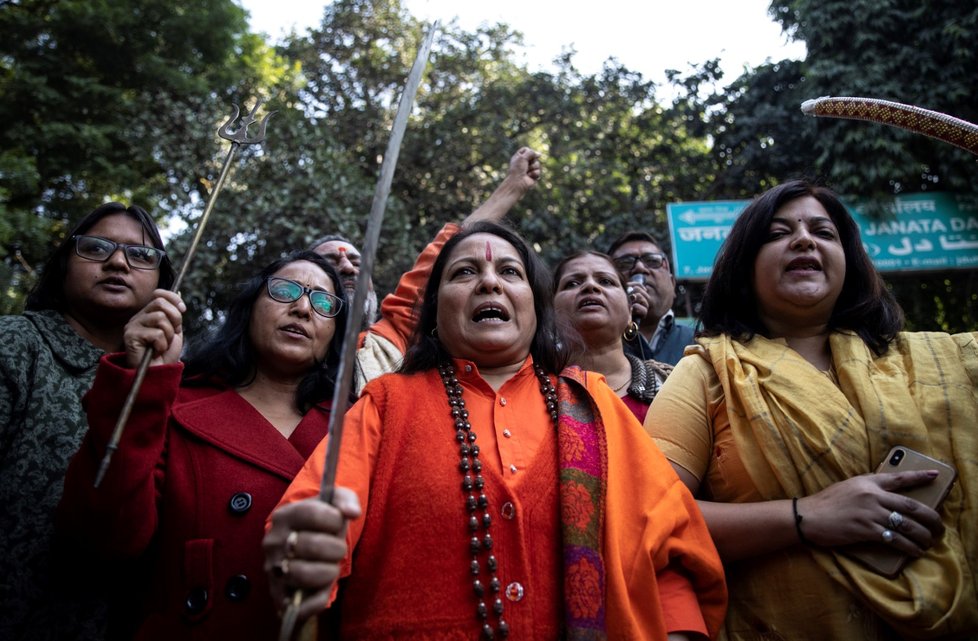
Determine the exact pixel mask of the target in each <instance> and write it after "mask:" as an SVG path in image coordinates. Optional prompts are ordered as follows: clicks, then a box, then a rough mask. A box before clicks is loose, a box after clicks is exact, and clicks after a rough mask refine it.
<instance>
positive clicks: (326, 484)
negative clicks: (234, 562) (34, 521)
mask: <svg viewBox="0 0 978 641" xmlns="http://www.w3.org/2000/svg"><path fill="white" fill-rule="evenodd" d="M437 30H438V22H437V21H436V22H435V23H434V24H432V26H431V28H430V29H429V30H428V35H427V36H425V39H424V41H423V42H422V43H421V48H420V49H418V55H417V57H416V58H415V60H414V66H413V67H412V68H411V73H410V74H409V75H408V79H407V84H405V86H404V92H403V93H402V94H401V99H400V102H399V103H398V105H397V115H396V116H395V117H394V124H393V126H392V127H391V137H390V139H389V140H388V141H387V151H386V152H385V153H384V162H383V164H381V166H380V178H379V179H378V180H377V188H376V190H375V191H374V200H373V203H372V204H371V206H370V216H369V217H368V218H367V233H366V238H365V239H364V246H363V251H362V252H361V254H360V274H359V275H358V276H357V286H356V287H357V288H356V292H355V293H354V295H353V303H352V304H351V305H350V306H349V312H348V314H349V315H348V316H347V321H346V332H345V333H344V335H343V350H342V352H341V353H340V366H339V371H338V372H337V375H336V389H335V390H334V391H333V404H332V405H331V407H330V414H329V432H328V434H329V436H328V438H329V441H328V442H327V443H326V463H325V466H324V469H323V479H322V483H321V485H320V488H319V499H320V500H321V501H324V502H326V503H332V502H333V494H334V493H335V490H336V485H335V482H336V467H337V465H338V464H339V456H340V442H341V441H342V439H343V418H344V417H345V416H346V410H347V405H348V400H349V398H350V390H351V389H352V388H353V374H354V365H355V364H356V348H357V342H358V341H357V338H358V336H359V333H360V325H361V324H362V321H363V312H364V301H365V300H366V298H367V288H368V283H369V282H370V275H371V273H372V272H373V268H374V257H375V255H376V254H377V241H378V239H379V238H380V227H381V224H382V223H383V221H384V209H385V207H386V206H387V197H388V196H389V195H390V191H391V181H392V180H393V178H394V168H395V167H396V165H397V156H398V154H399V153H400V149H401V140H402V139H403V138H404V132H405V130H406V129H407V121H408V117H409V116H410V115H411V109H412V107H413V105H414V97H415V95H416V94H417V92H418V86H419V85H420V84H421V75H422V74H423V73H424V69H425V66H426V65H427V63H428V53H429V52H430V51H431V43H432V41H433V40H434V38H435V32H436V31H437ZM301 604H302V591H301V590H296V591H295V593H294V594H293V595H292V600H291V602H290V603H289V606H288V608H286V610H285V614H284V615H283V616H282V627H281V629H280V630H279V641H290V640H291V639H292V634H293V631H294V630H295V625H296V622H297V620H298V616H299V606H300V605H301Z"/></svg>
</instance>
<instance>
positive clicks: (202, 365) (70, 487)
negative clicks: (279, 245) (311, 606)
mask: <svg viewBox="0 0 978 641" xmlns="http://www.w3.org/2000/svg"><path fill="white" fill-rule="evenodd" d="M156 296H157V297H156V298H155V300H153V301H152V302H151V303H150V304H149V305H147V306H146V307H145V308H144V309H143V310H142V311H141V312H140V313H139V314H137V315H136V316H135V317H134V318H133V319H132V321H131V322H130V323H129V324H128V325H127V327H126V331H125V346H126V351H125V353H117V354H110V355H107V356H105V357H103V359H102V362H101V363H100V365H99V368H98V372H97V374H96V378H95V384H94V386H93V388H92V390H91V392H90V393H89V394H88V395H87V396H86V398H85V408H86V410H87V412H88V420H89V424H90V430H89V432H88V434H87V436H86V437H85V440H84V442H83V443H82V446H81V449H80V450H79V451H78V453H77V454H76V455H75V457H74V458H73V459H72V461H71V464H70V466H69V469H68V475H67V479H66V482H65V493H64V498H63V500H62V503H61V505H60V507H59V526H60V527H61V529H62V530H63V531H64V533H65V534H67V535H68V536H69V537H70V538H71V539H72V540H73V541H75V542H77V543H79V544H80V545H82V546H84V548H83V549H84V550H85V552H87V553H95V554H98V555H100V556H101V557H102V558H105V559H106V560H107V561H125V562H126V564H127V565H129V566H130V567H133V566H134V567H137V568H139V572H140V577H139V579H138V580H137V581H132V582H131V584H132V585H133V591H134V594H133V597H134V598H133V602H134V603H136V604H137V605H136V607H135V608H134V611H133V612H131V613H129V615H131V616H127V617H126V619H127V620H130V619H131V623H132V625H133V627H134V629H133V631H132V634H133V636H134V637H135V638H136V639H167V640H169V639H246V638H247V639H271V638H274V635H275V634H276V633H277V630H278V618H277V616H276V611H275V607H274V605H273V604H272V601H271V599H270V597H269V590H268V585H267V579H266V577H265V573H264V572H263V570H262V553H261V540H262V536H263V534H264V527H263V526H264V522H265V517H266V516H267V515H268V513H269V512H270V511H271V510H272V508H273V507H274V506H275V504H276V503H277V502H278V499H279V497H281V495H282V493H283V492H284V491H285V489H286V487H288V485H289V482H290V481H291V480H292V478H293V477H294V476H295V474H296V472H298V471H299V469H300V468H301V467H302V464H303V462H304V461H305V459H306V458H307V457H308V456H309V454H310V453H311V452H312V450H313V449H314V448H315V446H316V444H317V443H319V441H320V440H321V439H322V438H323V437H324V436H325V434H326V431H327V424H328V418H329V401H330V400H331V399H332V395H333V385H334V380H335V375H336V369H337V367H338V364H339V354H340V345H339V343H340V340H339V339H337V340H333V339H334V336H336V337H342V336H343V332H344V329H345V322H346V320H345V319H346V314H345V313H340V312H341V309H342V308H343V305H344V295H343V288H342V286H341V284H340V281H339V278H338V276H337V274H336V272H335V271H334V269H333V267H332V266H331V265H330V264H329V263H328V262H327V261H325V259H323V258H322V257H320V256H318V255H317V254H314V253H312V252H297V253H294V254H292V255H290V256H288V257H286V258H284V259H281V260H278V261H275V262H274V263H272V264H271V265H269V266H268V267H266V268H265V269H264V270H263V271H262V272H261V274H259V275H258V276H256V277H255V278H253V279H252V280H251V281H250V282H248V283H247V284H246V285H245V286H244V288H243V291H242V292H241V293H240V294H239V295H238V296H237V297H236V298H235V299H234V301H233V302H232V303H231V305H230V308H229V310H228V313H227V318H226V321H225V322H224V324H223V326H222V327H221V328H220V329H219V330H218V331H217V332H216V334H215V335H213V336H212V337H211V338H210V339H209V340H208V341H206V343H204V344H203V345H202V346H201V347H200V348H199V349H197V350H195V351H194V353H193V354H192V355H191V356H190V357H189V358H188V359H187V362H186V364H184V363H181V362H179V360H178V357H179V354H180V350H181V347H182V342H183V341H182V331H181V329H182V328H181V314H182V312H184V311H185V310H186V308H185V306H184V304H183V302H182V301H181V300H180V298H179V296H177V295H176V294H174V293H172V292H168V291H165V290H157V291H156ZM147 348H152V349H154V351H155V353H156V357H155V358H154V360H153V363H152V366H151V367H150V369H149V372H148V374H147V377H146V380H145V382H144V384H143V386H142V388H141V391H140V393H139V395H138V397H137V400H136V404H135V406H134V409H133V412H132V415H131V418H130V419H129V424H128V426H127V428H126V430H125V432H124V434H123V437H122V441H121V443H120V446H119V450H118V452H117V453H116V455H115V457H114V459H113V462H112V465H111V466H110V467H109V469H108V473H107V474H106V476H105V478H104V479H103V481H102V484H101V486H100V487H99V488H98V489H95V488H94V487H93V482H94V477H95V472H96V470H97V469H98V465H99V462H100V460H101V458H102V456H103V454H104V453H105V449H106V443H107V442H108V440H109V436H110V434H111V432H112V429H113V426H114V424H115V421H116V418H117V417H118V415H119V410H120V407H121V405H122V403H123V401H124V399H125V396H126V394H127V391H128V390H129V388H130V387H131V384H132V379H133V377H134V369H133V368H134V367H135V366H137V365H138V363H139V361H140V360H141V358H142V355H143V353H144V351H145V350H146V349H147Z"/></svg>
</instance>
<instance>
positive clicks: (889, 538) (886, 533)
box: [882, 530, 893, 543]
mask: <svg viewBox="0 0 978 641" xmlns="http://www.w3.org/2000/svg"><path fill="white" fill-rule="evenodd" d="M882 536H883V543H893V532H892V531H890V530H883V535H882Z"/></svg>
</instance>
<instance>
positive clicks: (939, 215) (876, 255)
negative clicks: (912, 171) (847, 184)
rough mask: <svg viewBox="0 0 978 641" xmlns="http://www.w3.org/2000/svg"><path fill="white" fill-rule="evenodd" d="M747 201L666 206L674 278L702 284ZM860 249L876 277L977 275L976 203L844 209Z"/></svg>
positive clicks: (963, 199) (905, 202) (972, 199)
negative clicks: (875, 212) (876, 211)
mask: <svg viewBox="0 0 978 641" xmlns="http://www.w3.org/2000/svg"><path fill="white" fill-rule="evenodd" d="M749 202H750V201H748V200H722V201H710V202H689V203H670V204H668V205H667V206H666V217H667V219H668V221H669V234H670V236H671V238H672V260H673V265H675V272H676V278H678V279H680V280H692V281H698V280H706V279H708V278H709V276H710V273H711V272H712V271H713V259H714V258H715V257H716V254H717V251H719V249H720V245H721V244H722V243H723V241H724V239H726V237H727V234H728V233H729V231H730V227H731V226H732V225H733V222H734V220H736V218H737V216H739V215H740V212H742V211H743V210H744V208H745V207H747V205H748V203H749ZM846 206H847V207H848V209H849V212H850V213H851V214H852V217H853V219H855V221H856V224H857V225H859V233H860V235H861V236H862V240H863V245H864V246H865V247H866V251H867V253H868V254H869V256H870V258H871V259H872V260H873V263H874V264H875V265H876V268H877V269H878V270H880V271H881V272H891V273H892V272H901V273H910V272H921V271H943V270H950V269H978V197H976V196H963V195H959V194H947V193H922V194H907V195H903V196H897V197H896V199H895V200H894V202H893V204H892V206H891V207H890V208H889V212H888V213H887V215H885V216H884V217H883V218H874V217H872V216H870V215H869V214H867V213H866V212H867V211H868V209H867V207H866V205H865V203H847V205H846Z"/></svg>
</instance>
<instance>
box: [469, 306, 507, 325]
mask: <svg viewBox="0 0 978 641" xmlns="http://www.w3.org/2000/svg"><path fill="white" fill-rule="evenodd" d="M509 319H510V316H509V312H508V311H506V309H505V308H504V307H503V306H501V305H499V304H498V303H482V304H481V305H479V306H478V307H476V308H475V311H474V312H473V313H472V321H473V322H475V323H505V322H508V321H509Z"/></svg>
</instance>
